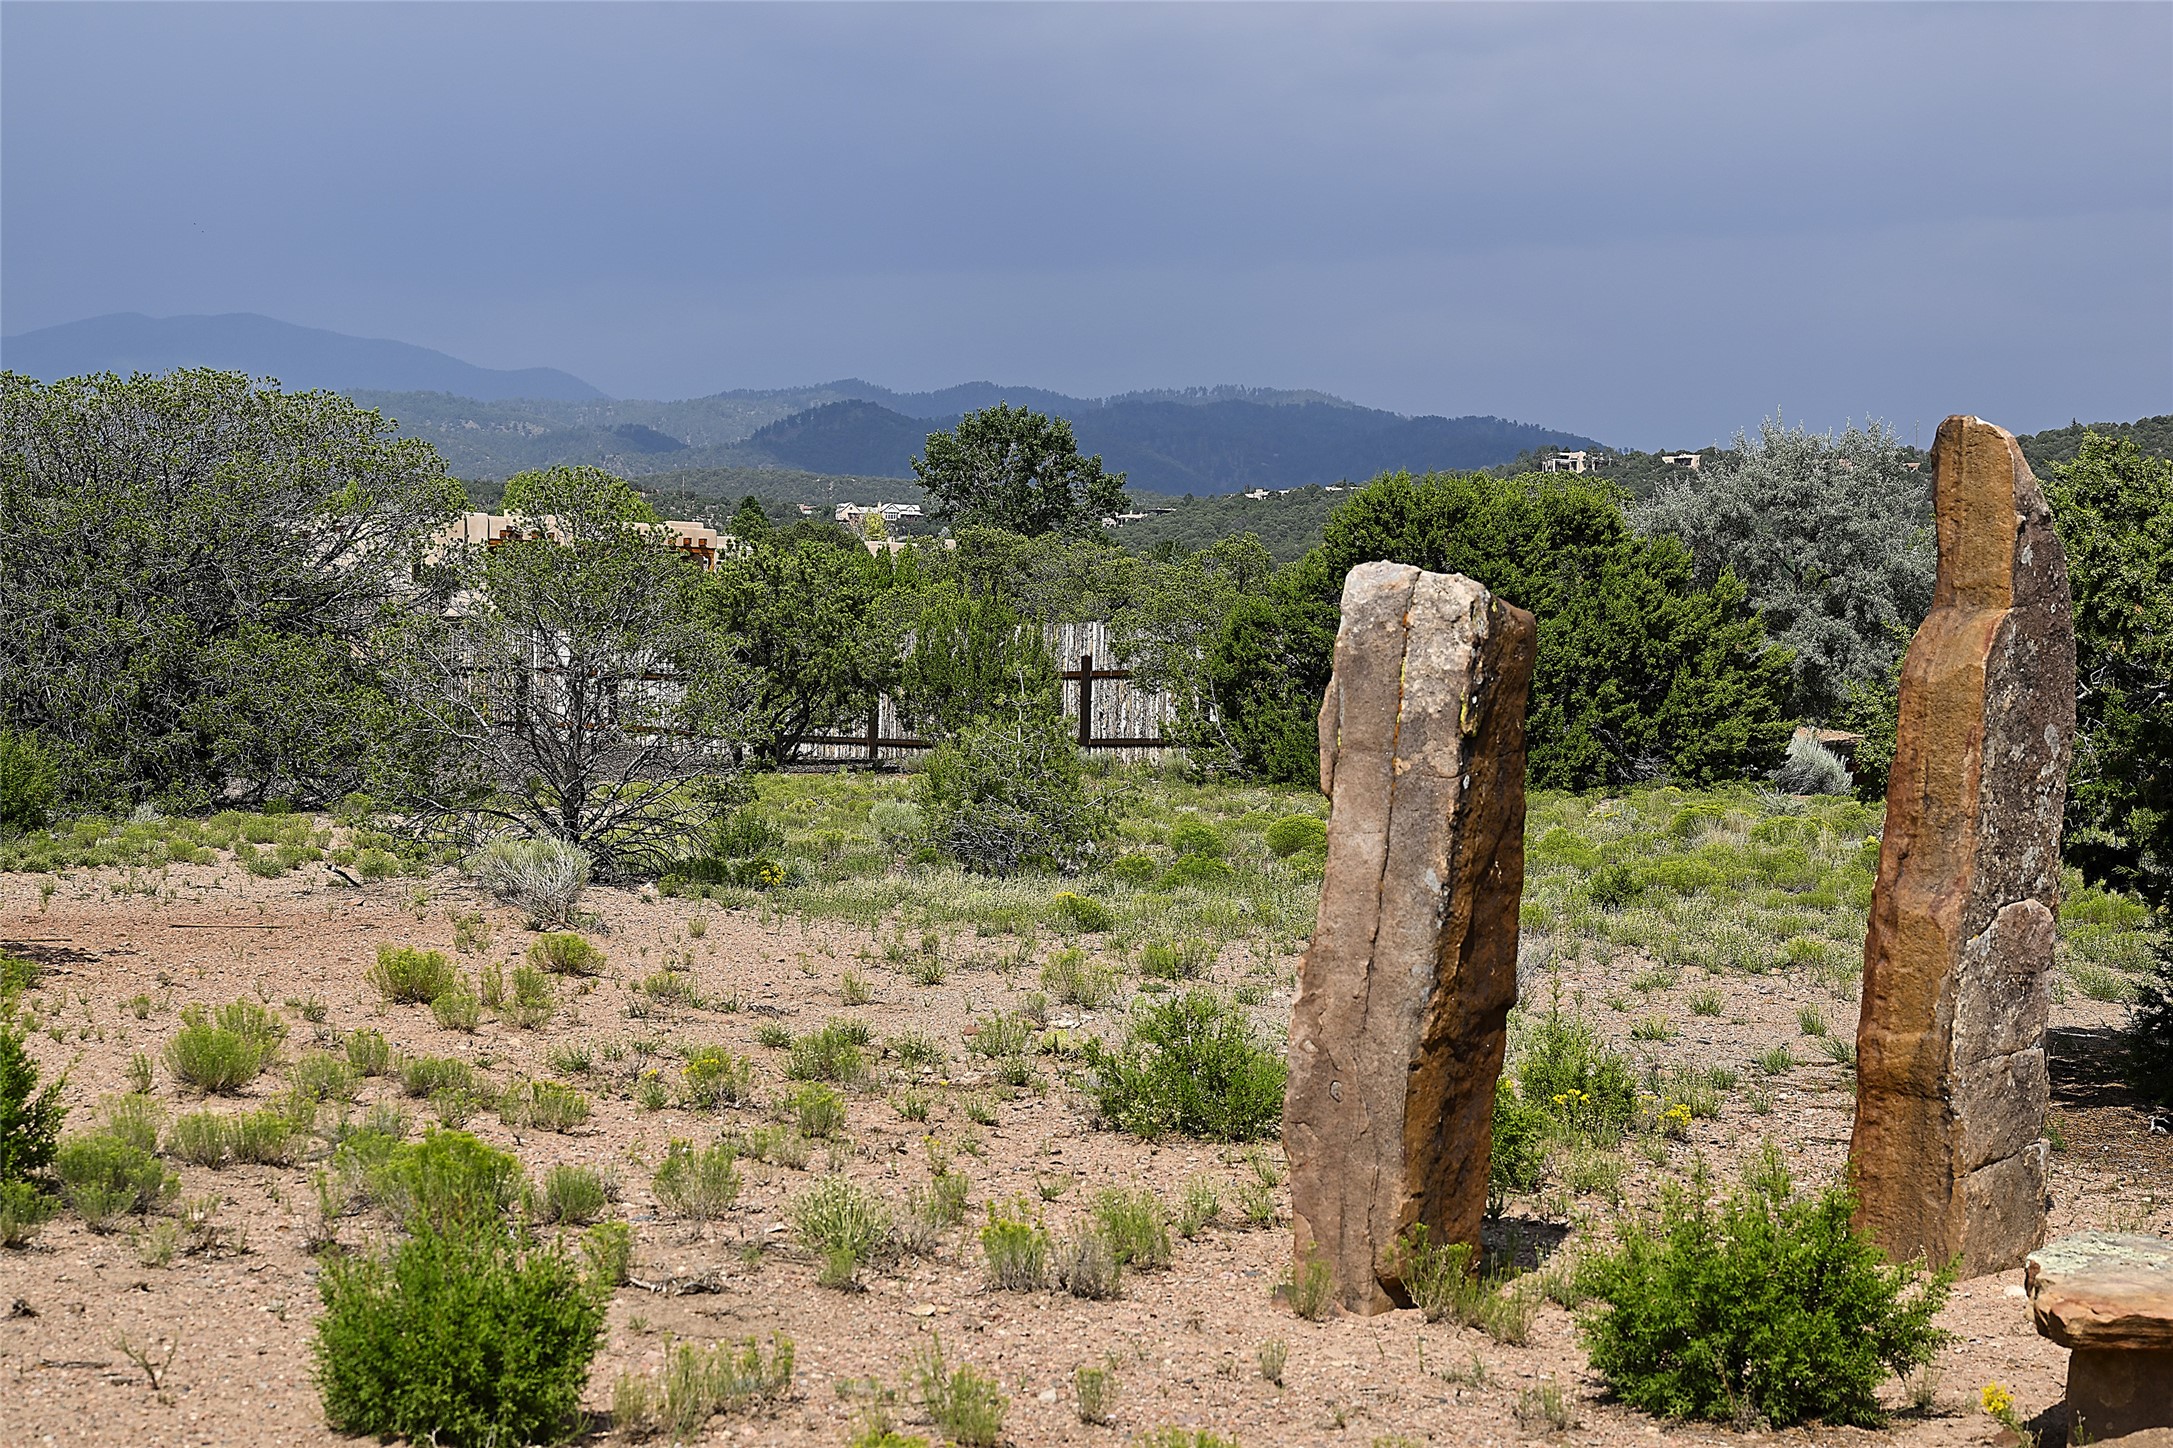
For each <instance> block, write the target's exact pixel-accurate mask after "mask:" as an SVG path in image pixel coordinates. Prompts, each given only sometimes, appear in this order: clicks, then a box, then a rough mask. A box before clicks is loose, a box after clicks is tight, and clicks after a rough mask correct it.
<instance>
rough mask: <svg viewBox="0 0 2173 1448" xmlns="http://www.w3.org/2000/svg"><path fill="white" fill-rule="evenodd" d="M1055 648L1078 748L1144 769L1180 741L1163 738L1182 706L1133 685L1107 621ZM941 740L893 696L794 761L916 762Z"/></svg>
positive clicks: (1087, 626) (1064, 638)
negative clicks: (1112, 754)
mask: <svg viewBox="0 0 2173 1448" xmlns="http://www.w3.org/2000/svg"><path fill="white" fill-rule="evenodd" d="M1048 641H1049V646H1050V651H1051V652H1052V653H1054V654H1055V655H1056V657H1057V658H1058V659H1059V660H1060V661H1061V662H1062V667H1061V668H1060V669H1059V670H1058V676H1059V677H1060V678H1061V679H1062V681H1063V682H1062V684H1061V685H1060V686H1059V687H1060V690H1061V696H1062V700H1063V709H1064V717H1066V718H1067V719H1075V720H1077V721H1078V730H1079V747H1080V748H1081V749H1093V750H1115V751H1116V753H1117V758H1118V760H1119V761H1121V762H1123V763H1126V764H1139V763H1145V762H1148V761H1152V760H1154V759H1156V758H1159V757H1160V755H1161V752H1162V751H1163V750H1164V749H1173V748H1175V747H1176V745H1175V743H1174V742H1172V741H1170V740H1168V739H1166V738H1165V737H1164V735H1165V731H1166V730H1167V728H1168V727H1169V726H1170V724H1171V723H1172V721H1174V720H1175V719H1176V717H1177V701H1176V699H1175V698H1174V697H1173V696H1171V695H1170V694H1169V693H1168V692H1167V691H1165V690H1161V689H1143V688H1140V687H1138V686H1136V685H1135V684H1133V683H1132V682H1131V679H1132V671H1131V670H1130V669H1128V668H1126V667H1125V666H1124V663H1123V661H1122V660H1120V659H1118V658H1117V656H1116V654H1115V653H1114V651H1113V650H1112V649H1111V648H1110V645H1109V625H1108V624H1106V623H1077V624H1064V625H1061V626H1059V627H1056V628H1052V629H1050V630H1049V631H1048ZM933 747H935V741H934V740H930V739H920V738H916V737H914V736H913V735H911V734H909V733H907V732H906V728H905V722H904V720H902V719H901V718H899V716H898V706H897V703H896V701H895V700H893V699H892V698H891V697H890V696H889V695H887V694H886V695H884V696H882V697H881V698H879V699H877V700H876V703H875V707H874V708H873V709H871V710H869V711H868V716H867V718H866V719H865V720H864V721H860V728H859V729H858V730H856V731H853V730H839V731H837V732H835V733H831V734H818V735H812V736H810V737H809V738H807V739H803V740H802V741H801V742H800V747H799V749H798V751H797V752H796V753H795V754H794V756H793V763H795V764H799V765H813V766H824V765H852V764H859V765H877V764H895V763H899V762H901V761H903V760H906V759H910V758H912V757H913V756H914V755H915V754H917V753H918V752H919V751H921V750H923V749H931V748H933Z"/></svg>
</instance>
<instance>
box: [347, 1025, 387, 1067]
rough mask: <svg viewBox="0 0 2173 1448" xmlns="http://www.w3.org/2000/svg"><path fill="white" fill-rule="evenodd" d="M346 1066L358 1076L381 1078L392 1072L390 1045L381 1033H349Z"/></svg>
mask: <svg viewBox="0 0 2173 1448" xmlns="http://www.w3.org/2000/svg"><path fill="white" fill-rule="evenodd" d="M347 1064H348V1065H350V1066H352V1067H353V1068H354V1070H355V1074H356V1075H358V1076H383V1075H385V1074H387V1073H388V1072H390V1071H391V1070H392V1045H391V1043H390V1042H388V1041H387V1040H386V1039H385V1033H384V1032H383V1031H370V1030H361V1031H349V1032H348V1033H347Z"/></svg>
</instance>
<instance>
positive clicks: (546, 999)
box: [500, 965, 558, 1031]
mask: <svg viewBox="0 0 2173 1448" xmlns="http://www.w3.org/2000/svg"><path fill="white" fill-rule="evenodd" d="M500 1009H501V1011H502V1013H503V1014H504V1016H505V1018H506V1020H507V1022H509V1023H510V1024H512V1025H514V1026H517V1027H519V1028H520V1029H521V1030H524V1031H533V1030H535V1029H536V1028H537V1027H539V1026H543V1025H548V1024H549V1023H550V1020H551V1017H552V1016H554V1015H556V1014H558V993H557V992H556V991H554V990H553V989H552V988H551V978H550V977H549V976H547V975H545V974H544V973H543V972H542V971H540V970H538V969H536V968H535V967H534V966H532V965H521V966H515V967H514V969H513V994H512V996H511V997H510V998H509V999H508V1000H507V1001H506V1003H505V1004H504V1006H503V1007H501V1008H500Z"/></svg>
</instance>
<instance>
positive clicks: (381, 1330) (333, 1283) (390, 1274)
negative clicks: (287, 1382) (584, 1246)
mask: <svg viewBox="0 0 2173 1448" xmlns="http://www.w3.org/2000/svg"><path fill="white" fill-rule="evenodd" d="M318 1290H319V1292H320V1294H321V1295H322V1297H323V1299H324V1308H325V1310H324V1314H323V1316H321V1317H320V1318H319V1319H318V1321H317V1334H316V1340H315V1344H314V1351H315V1356H316V1361H317V1378H318V1383H319V1386H320V1390H321V1391H322V1393H323V1396H324V1410H325V1418H326V1421H327V1422H329V1423H330V1424H331V1425H332V1426H333V1427H334V1428H335V1429H338V1430H340V1431H342V1432H347V1433H355V1434H373V1435H375V1436H377V1437H380V1438H386V1439H390V1438H394V1437H403V1438H408V1439H411V1440H413V1441H416V1442H431V1443H438V1444H443V1445H446V1448H455V1445H486V1444H498V1443H559V1442H563V1441H565V1440H566V1439H568V1438H571V1437H572V1436H574V1435H575V1433H577V1432H578V1431H579V1429H580V1427H581V1419H580V1415H579V1408H580V1400H581V1391H582V1388H583V1387H584V1386H585V1384H586V1383H587V1381H588V1369H589V1361H590V1359H591V1358H593V1357H594V1356H595V1353H596V1349H597V1346H598V1344H599V1343H600V1342H601V1341H602V1337H603V1326H604V1304H603V1299H602V1297H601V1295H600V1294H599V1293H598V1291H597V1290H596V1289H595V1288H594V1287H593V1286H592V1285H591V1283H590V1281H589V1279H587V1278H586V1277H585V1276H584V1274H583V1273H582V1272H581V1270H580V1269H579V1267H578V1266H577V1265H576V1264H575V1262H574V1261H573V1259H572V1258H571V1257H569V1256H568V1255H567V1253H566V1251H565V1249H564V1247H563V1246H562V1245H559V1244H555V1243H554V1244H551V1245H548V1246H546V1245H542V1244H539V1243H537V1242H535V1241H534V1240H532V1239H529V1238H525V1237H522V1236H517V1235H515V1234H513V1233H510V1232H508V1231H506V1230H505V1229H504V1228H502V1227H501V1226H499V1225H497V1224H496V1223H477V1222H466V1223H461V1224H458V1225H456V1226H453V1227H450V1228H448V1229H440V1228H436V1227H430V1226H423V1227H420V1228H419V1229H418V1230H416V1231H415V1232H414V1233H413V1235H411V1236H409V1237H408V1238H407V1239H406V1240H405V1241H403V1242H401V1243H399V1244H398V1245H397V1246H394V1247H392V1248H390V1249H389V1250H387V1251H385V1252H382V1253H376V1254H356V1255H351V1256H350V1255H340V1254H334V1255H332V1256H329V1257H327V1258H326V1259H325V1260H324V1268H323V1273H322V1275H321V1276H320V1277H319V1278H318Z"/></svg>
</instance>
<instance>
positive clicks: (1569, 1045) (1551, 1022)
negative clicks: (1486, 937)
mask: <svg viewBox="0 0 2173 1448" xmlns="http://www.w3.org/2000/svg"><path fill="white" fill-rule="evenodd" d="M1517 1086H1518V1089H1519V1093H1520V1094H1521V1095H1522V1097H1523V1099H1524V1101H1525V1103H1526V1104H1527V1105H1529V1106H1531V1107H1533V1108H1535V1109H1537V1110H1540V1111H1544V1112H1546V1113H1547V1115H1548V1116H1549V1117H1550V1118H1551V1119H1552V1121H1553V1122H1554V1124H1555V1125H1556V1126H1557V1127H1559V1128H1561V1129H1562V1130H1563V1131H1565V1132H1568V1133H1570V1134H1572V1135H1575V1136H1578V1137H1581V1138H1586V1139H1590V1138H1594V1137H1606V1136H1609V1135H1613V1134H1619V1133H1620V1132H1621V1131H1622V1130H1623V1129H1625V1128H1626V1127H1627V1126H1628V1125H1629V1124H1630V1122H1631V1121H1632V1120H1633V1119H1634V1118H1635V1117H1636V1115H1637V1076H1636V1073H1635V1071H1634V1069H1633V1068H1632V1067H1631V1065H1630V1063H1629V1062H1628V1061H1627V1060H1625V1059H1624V1058H1623V1057H1622V1056H1620V1055H1618V1054H1616V1053H1615V1052H1613V1051H1611V1050H1609V1049H1608V1048H1607V1044H1606V1042H1604V1041H1603V1040H1601V1039H1600V1034H1599V1032H1598V1031H1597V1030H1595V1029H1593V1027H1592V1026H1591V1025H1590V1024H1589V1023H1588V1022H1586V1021H1585V1020H1583V1019H1582V1018H1580V1017H1576V1016H1566V1015H1564V1014H1562V1012H1561V1010H1560V1009H1559V1008H1555V1009H1550V1010H1549V1011H1548V1012H1547V1014H1545V1015H1544V1016H1541V1017H1540V1018H1539V1019H1538V1021H1537V1022H1535V1023H1534V1025H1533V1027H1532V1033H1531V1035H1530V1037H1529V1038H1527V1040H1526V1041H1525V1043H1524V1054H1523V1056H1522V1057H1521V1058H1520V1059H1519V1061H1518V1062H1517Z"/></svg>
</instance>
